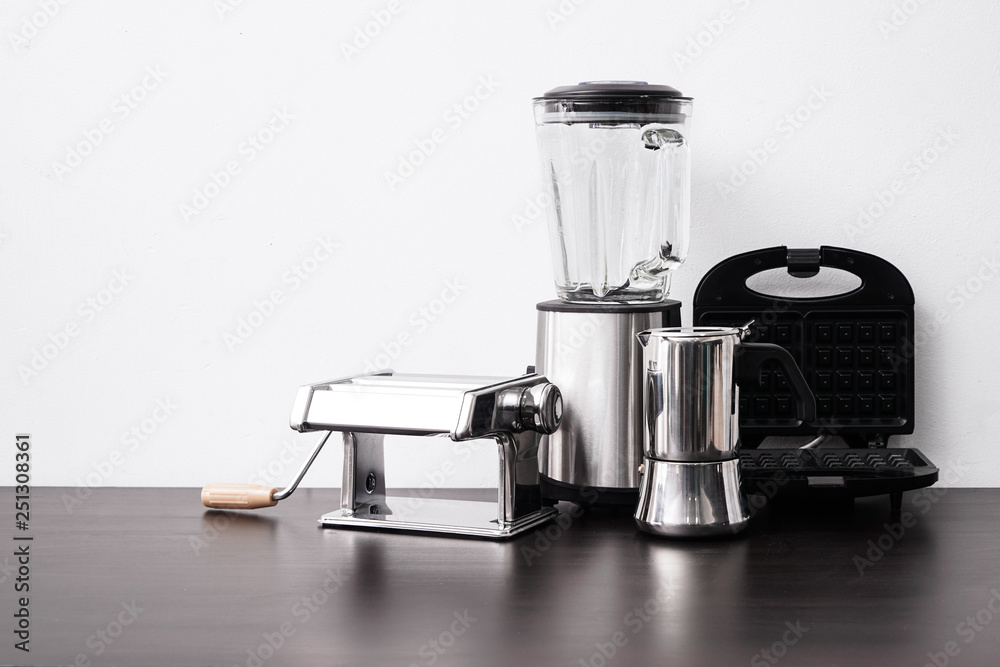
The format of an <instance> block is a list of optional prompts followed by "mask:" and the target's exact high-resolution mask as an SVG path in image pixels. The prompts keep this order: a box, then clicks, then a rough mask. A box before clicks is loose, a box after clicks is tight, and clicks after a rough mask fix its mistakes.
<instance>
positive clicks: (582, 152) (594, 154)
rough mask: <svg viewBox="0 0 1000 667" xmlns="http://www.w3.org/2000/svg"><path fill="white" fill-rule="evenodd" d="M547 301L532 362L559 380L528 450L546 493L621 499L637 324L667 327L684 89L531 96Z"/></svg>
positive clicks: (633, 486) (681, 210)
mask: <svg viewBox="0 0 1000 667" xmlns="http://www.w3.org/2000/svg"><path fill="white" fill-rule="evenodd" d="M533 105H534V115H535V125H536V133H537V138H538V147H539V152H540V156H541V163H542V179H543V184H544V188H545V189H546V191H547V194H548V197H546V200H547V202H548V205H547V216H548V221H549V225H548V227H549V234H550V242H551V243H550V245H551V249H552V257H553V269H554V273H555V283H556V292H557V294H558V297H559V298H558V299H556V300H552V301H545V302H543V303H540V304H538V306H537V310H538V338H537V348H536V362H535V366H536V368H537V371H538V373H540V374H544V375H545V376H546V377H547V378H549V380H550V381H551V382H553V383H554V384H556V385H558V386H559V388H560V390H561V391H562V394H563V397H564V401H565V404H564V405H565V408H564V412H563V419H562V424H561V427H560V429H559V430H558V431H557V432H555V433H553V434H550V435H547V436H544V437H543V438H542V440H541V443H540V447H539V472H540V474H541V477H540V480H541V490H542V495H543V496H544V497H545V498H547V499H549V500H569V501H573V502H585V503H596V504H611V505H615V504H624V505H631V506H635V504H636V502H637V501H638V497H639V493H638V491H639V481H640V480H639V476H640V474H639V466H640V464H641V462H642V453H643V437H644V436H643V433H644V424H643V398H642V397H643V356H642V349H641V347H640V345H639V342H638V340H637V338H636V335H637V334H638V333H639V332H642V331H645V330H649V329H657V328H662V327H672V326H680V323H681V321H680V320H681V317H680V302H678V301H673V300H668V299H667V294H668V292H669V287H670V273H671V271H673V270H674V269H676V268H677V267H678V266H680V265H681V263H682V262H683V261H684V259H685V257H686V255H687V248H688V231H689V226H690V220H689V208H690V152H689V147H688V135H689V121H690V117H691V98H689V97H684V96H683V95H682V94H681V93H680V92H679V91H677V90H675V89H674V88H671V87H669V86H661V85H650V84H647V83H645V82H640V81H595V82H587V83H581V84H579V85H576V86H563V87H560V88H555V89H553V90H550V91H549V92H547V93H545V94H544V95H542V96H541V97H538V98H536V99H535V100H534V101H533Z"/></svg>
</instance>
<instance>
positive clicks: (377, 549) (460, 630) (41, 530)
mask: <svg viewBox="0 0 1000 667" xmlns="http://www.w3.org/2000/svg"><path fill="white" fill-rule="evenodd" d="M72 492H73V491H72V490H70V489H58V488H46V489H37V490H35V491H34V492H33V493H34V495H33V498H32V504H33V507H32V515H31V531H30V532H31V534H32V535H33V536H34V540H33V541H32V542H31V561H30V568H31V571H30V586H31V592H30V614H31V617H30V618H31V625H30V632H31V635H30V636H31V639H30V649H31V651H30V653H22V652H21V651H17V650H15V648H14V643H15V641H16V638H15V636H14V634H13V631H14V623H15V619H14V617H13V614H14V612H15V608H16V607H15V600H14V597H15V596H14V592H13V585H14V577H15V576H16V563H15V559H14V558H13V557H12V556H7V554H12V553H13V551H14V548H15V545H16V544H17V543H15V542H14V541H13V540H12V537H13V535H14V533H15V532H17V531H15V530H14V528H13V526H14V516H13V505H14V503H13V491H12V489H10V488H5V489H3V490H2V492H0V498H2V503H3V506H4V508H5V509H4V511H3V513H2V519H0V520H2V521H3V522H4V526H5V528H4V530H3V531H2V532H0V539H3V540H4V541H5V545H4V547H3V549H2V551H0V553H2V554H4V555H3V556H0V565H3V566H4V569H3V571H2V572H0V577H3V580H2V581H0V590H2V595H0V618H2V619H3V621H2V622H0V656H2V660H0V662H2V663H3V664H19V665H69V664H92V665H109V664H118V665H158V666H160V665H226V666H234V665H239V666H243V667H264V666H271V665H341V664H343V665H378V666H393V665H401V666H403V667H405V666H407V665H428V666H431V665H518V666H521V667H529V666H531V667H534V666H539V665H572V666H574V667H579V666H580V665H594V666H598V667H599V666H601V665H612V664H616V665H629V666H632V665H747V664H749V665H772V664H785V665H844V666H848V665H850V666H854V665H904V664H905V665H924V664H932V665H934V664H937V665H938V666H940V665H944V664H950V665H996V664H1000V535H998V528H1000V489H988V490H981V489H950V490H946V489H933V488H932V489H926V490H924V491H921V492H914V493H908V494H907V496H906V499H905V500H904V503H903V512H904V513H903V515H902V519H903V520H904V522H905V524H908V525H903V524H900V525H897V526H892V525H889V526H888V527H887V526H886V523H887V522H888V521H889V508H888V500H887V499H886V498H884V497H883V498H879V499H868V500H864V501H859V502H858V503H857V504H856V505H855V507H854V511H853V513H851V514H849V515H848V514H843V513H837V512H835V511H827V512H824V513H822V514H819V515H817V513H816V512H810V513H808V514H805V513H799V512H796V511H795V508H794V507H793V508H788V509H782V508H780V507H776V506H771V507H768V508H765V509H764V510H763V511H761V512H760V513H759V514H758V515H757V516H756V517H755V518H754V520H753V522H752V526H751V528H750V529H749V530H748V531H747V532H746V534H745V535H744V536H742V537H740V538H736V539H728V540H715V541H698V542H672V541H665V540H662V539H655V538H651V537H649V536H646V535H643V534H640V533H638V532H637V531H636V530H635V529H634V527H633V524H632V521H631V517H630V515H629V514H627V513H626V514H622V513H616V512H609V511H600V510H595V511H591V512H589V513H586V514H580V513H576V512H574V514H576V516H573V515H571V514H567V515H566V516H565V517H564V521H563V523H562V526H550V527H549V528H548V529H544V530H542V529H540V530H538V531H536V532H534V533H530V534H528V535H526V536H524V537H520V538H515V539H514V540H512V541H508V542H489V541H478V540H470V539H460V538H447V537H432V536H421V535H407V534H379V533H371V532H361V531H349V530H331V529H323V528H320V527H318V525H317V523H316V519H317V517H318V516H319V515H320V514H322V513H324V512H326V511H329V510H332V509H334V508H335V507H336V506H337V505H338V499H339V495H338V493H337V492H336V491H334V490H327V489H323V490H308V489H303V490H300V491H298V492H297V493H296V494H295V495H294V496H292V497H291V498H290V499H288V500H287V501H285V502H283V503H281V504H280V505H278V506H277V507H274V508H269V509H266V510H258V511H256V512H254V513H245V514H235V513H223V512H214V511H205V510H204V508H203V507H202V506H201V505H200V504H199V499H198V490H196V489H99V490H97V491H95V492H94V494H93V496H92V497H90V498H88V499H86V500H85V501H83V502H82V503H80V504H78V505H73V506H71V509H72V512H70V511H68V510H67V507H66V505H65V502H64V501H65V498H64V495H65V494H72ZM560 507H561V508H562V509H564V510H567V509H570V508H572V507H573V506H571V505H560ZM8 559H9V560H8ZM12 565H14V568H13V569H12V568H11V566H12ZM765 651H766V652H767V653H765ZM949 653H950V654H951V655H949Z"/></svg>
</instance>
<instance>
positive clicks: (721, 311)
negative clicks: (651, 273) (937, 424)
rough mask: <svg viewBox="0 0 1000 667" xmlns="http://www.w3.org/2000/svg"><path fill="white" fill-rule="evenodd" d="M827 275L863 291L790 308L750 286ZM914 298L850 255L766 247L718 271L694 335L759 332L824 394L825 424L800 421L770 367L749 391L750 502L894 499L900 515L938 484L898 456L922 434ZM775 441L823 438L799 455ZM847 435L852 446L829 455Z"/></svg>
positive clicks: (915, 453)
mask: <svg viewBox="0 0 1000 667" xmlns="http://www.w3.org/2000/svg"><path fill="white" fill-rule="evenodd" d="M821 267H831V268H836V269H841V270H843V271H847V272H850V273H852V274H854V275H856V276H857V277H859V278H860V279H861V286H860V287H858V288H857V289H855V290H853V291H850V292H846V293H844V294H838V295H834V296H827V297H818V298H780V297H774V296H769V295H766V294H761V293H759V292H756V291H754V290H752V289H750V288H749V287H748V286H747V279H748V278H750V277H751V276H753V275H755V274H757V273H760V272H762V271H767V270H769V269H776V268H786V269H787V270H788V273H789V274H790V275H792V276H795V277H797V278H804V279H805V278H811V277H813V276H815V275H816V274H818V273H819V270H820V268H821ZM913 305H914V296H913V290H912V289H911V287H910V284H909V282H908V281H907V280H906V277H905V276H904V275H903V274H902V273H901V272H900V271H899V269H897V268H896V267H895V266H893V265H892V264H891V263H889V262H887V261H886V260H884V259H882V258H880V257H876V256H875V255H870V254H867V253H863V252H859V251H856V250H848V249H846V248H836V247H832V246H823V247H821V248H819V249H789V248H786V247H785V246H778V247H773V248H765V249H761V250H754V251H751V252H746V253H742V254H740V255H735V256H733V257H730V258H728V259H725V260H723V261H722V262H720V263H719V264H717V265H716V266H715V267H713V268H712V269H711V270H710V271H709V272H708V273H707V274H705V276H704V277H703V278H702V280H701V282H700V283H699V284H698V287H697V289H696V290H695V295H694V325H696V326H739V325H742V324H744V323H746V322H748V321H750V320H753V321H754V322H755V324H754V327H755V336H754V337H753V339H754V340H757V341H759V342H767V343H775V344H777V345H780V346H782V347H784V348H785V349H786V350H788V352H789V353H790V354H791V355H792V357H793V358H794V359H795V361H796V362H797V363H798V365H799V368H801V370H802V373H803V375H804V376H805V378H806V381H807V382H808V383H809V386H810V389H811V390H812V392H813V393H814V394H815V396H816V412H817V419H816V421H815V422H810V423H806V422H803V421H800V420H798V419H796V417H795V401H794V399H793V397H792V392H791V390H790V388H789V386H788V382H787V379H786V378H785V377H784V375H783V373H782V372H781V370H779V369H778V368H776V367H774V366H767V365H765V366H764V367H762V368H761V371H760V376H759V378H758V381H757V382H756V383H755V384H754V385H752V386H749V387H744V388H742V389H741V395H740V398H739V401H740V403H739V408H740V412H739V414H740V434H741V439H742V441H741V452H740V471H741V474H742V478H743V483H744V488H745V489H746V490H747V491H749V492H750V493H755V492H762V490H764V489H767V490H768V491H767V495H770V496H782V497H789V496H791V497H797V498H803V499H806V500H815V501H821V500H822V501H837V500H841V501H843V500H853V499H854V498H856V497H862V496H875V495H883V494H888V495H889V498H890V506H891V509H892V513H893V514H894V515H898V513H899V509H900V504H901V502H902V495H903V492H904V491H909V490H913V489H919V488H923V487H927V486H930V485H932V484H934V483H935V482H936V481H937V479H938V468H937V467H935V466H934V464H933V463H931V462H930V461H929V460H928V459H927V457H925V456H924V455H923V454H922V453H921V452H920V451H919V450H917V449H910V448H891V449H890V448H889V447H888V443H889V438H890V436H893V435H901V434H909V433H913V425H914V407H913V395H914V347H913V336H914V332H915V329H914V316H913ZM769 436H813V440H812V441H810V442H809V443H807V444H806V445H804V446H802V447H799V448H794V449H789V448H777V447H772V446H768V445H767V443H766V442H764V441H765V438H767V437H769ZM832 436H839V437H840V438H842V439H843V442H844V443H846V445H847V447H846V448H834V447H830V446H824V445H829V444H830V441H831V439H832V438H831V437H832Z"/></svg>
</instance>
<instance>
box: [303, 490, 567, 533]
mask: <svg viewBox="0 0 1000 667" xmlns="http://www.w3.org/2000/svg"><path fill="white" fill-rule="evenodd" d="M411 508H412V509H411ZM386 511H388V512H389V513H385V512H386ZM557 514H559V512H558V511H557V510H556V509H555V508H554V507H543V508H541V509H540V510H538V511H536V512H532V513H531V514H527V515H525V516H522V517H520V518H518V519H516V520H514V521H513V522H511V523H508V524H504V525H501V524H500V523H499V522H498V521H497V505H496V503H491V502H482V501H474V500H448V499H437V498H421V497H419V496H417V497H412V498H406V497H401V496H396V497H392V498H386V499H384V500H383V502H382V503H381V504H380V505H375V504H372V503H367V504H364V505H361V506H359V507H357V508H355V509H354V510H344V509H341V510H337V511H335V512H330V513H329V514H324V515H323V516H322V517H321V518H320V520H319V522H320V523H321V524H323V525H324V526H331V527H335V528H365V529H369V530H371V529H376V530H401V531H416V532H421V533H439V534H440V533H444V534H448V535H460V536H462V535H464V536H467V537H485V538H492V539H498V540H502V539H506V538H508V537H513V536H514V535H517V534H518V533H523V532H524V531H526V530H530V529H532V528H535V527H536V526H540V525H542V524H543V523H545V522H546V521H548V520H549V519H552V518H555V516H556V515H557Z"/></svg>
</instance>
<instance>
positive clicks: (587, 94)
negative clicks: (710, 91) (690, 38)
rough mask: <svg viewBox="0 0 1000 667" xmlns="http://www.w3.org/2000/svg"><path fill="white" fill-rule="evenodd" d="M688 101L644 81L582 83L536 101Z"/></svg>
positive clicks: (554, 90)
mask: <svg viewBox="0 0 1000 667" xmlns="http://www.w3.org/2000/svg"><path fill="white" fill-rule="evenodd" d="M637 97H646V98H652V99H674V100H689V99H691V98H690V97H684V95H682V94H681V92H680V91H679V90H677V89H676V88H671V87H670V86H663V85H658V84H649V83H646V82H645V81H584V82H582V83H579V84H577V85H575V86H559V87H558V88H553V89H552V90H550V91H548V92H547V93H545V94H544V95H542V96H541V97H536V98H535V99H536V100H552V99H572V100H581V101H583V100H593V99H608V98H637Z"/></svg>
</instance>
